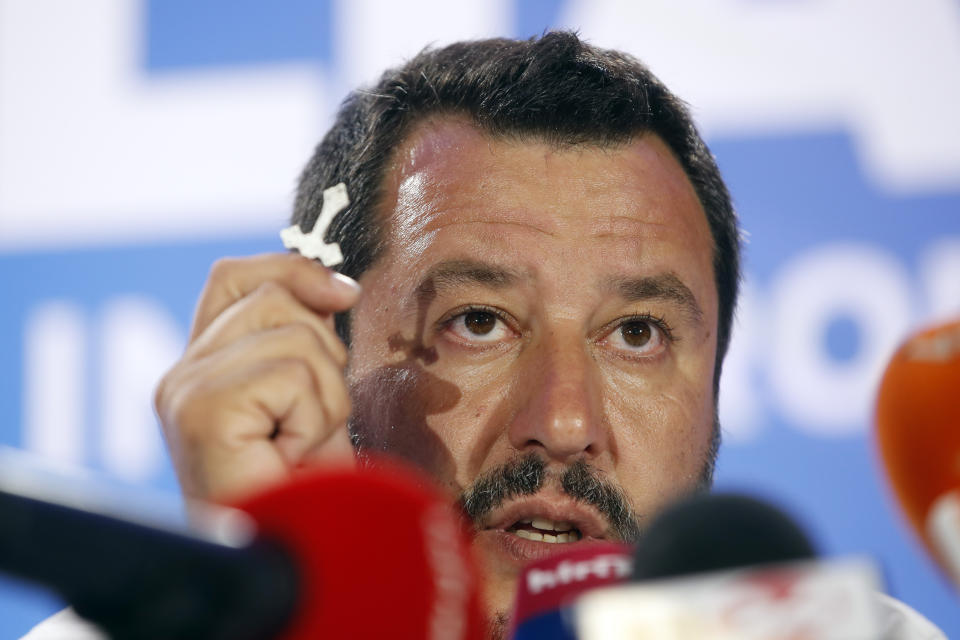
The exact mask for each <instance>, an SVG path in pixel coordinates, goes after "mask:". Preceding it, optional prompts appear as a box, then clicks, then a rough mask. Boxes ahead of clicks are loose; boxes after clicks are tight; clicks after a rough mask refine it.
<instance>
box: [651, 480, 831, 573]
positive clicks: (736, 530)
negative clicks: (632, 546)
mask: <svg viewBox="0 0 960 640" xmlns="http://www.w3.org/2000/svg"><path fill="white" fill-rule="evenodd" d="M815 555H816V554H815V552H814V548H813V544H812V543H811V542H810V540H809V539H808V538H807V536H806V534H805V533H804V532H803V531H802V530H801V529H800V527H799V525H797V524H796V523H795V522H794V521H793V519H792V518H790V517H789V516H788V515H786V514H785V513H784V512H783V511H781V510H780V509H778V508H776V507H774V506H772V505H770V504H767V503H766V502H763V501H761V500H758V499H756V498H750V497H747V496H742V495H734V494H705V495H699V496H694V497H691V498H687V499H685V500H681V501H679V502H677V503H675V504H674V505H672V506H669V507H667V508H666V509H665V510H664V511H663V512H662V513H661V514H660V515H659V516H657V517H656V518H655V519H654V521H653V522H652V523H651V524H650V526H649V527H648V528H647V529H646V531H645V532H644V533H643V535H642V536H641V538H640V541H639V542H638V544H637V551H636V554H635V556H634V564H633V576H632V580H634V581H641V580H655V579H658V578H672V577H676V576H683V575H689V574H695V573H707V572H710V571H722V570H725V569H735V568H740V567H749V566H756V565H766V564H776V563H781V562H792V561H796V560H805V559H809V558H813V557H814V556H815Z"/></svg>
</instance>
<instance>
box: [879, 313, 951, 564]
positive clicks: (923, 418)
mask: <svg viewBox="0 0 960 640" xmlns="http://www.w3.org/2000/svg"><path fill="white" fill-rule="evenodd" d="M876 429H877V442H878V445H879V449H880V453H881V455H882V456H883V460H884V463H885V466H886V470H887V475H888V476H889V478H890V482H891V484H892V485H893V489H894V492H895V493H896V496H897V498H898V499H899V501H900V505H901V506H902V508H903V510H904V512H905V513H906V515H907V517H908V519H909V520H910V522H911V523H912V524H913V526H914V528H915V529H916V530H917V532H918V533H919V534H920V536H921V537H922V539H923V541H924V543H925V544H926V545H927V546H928V548H929V549H930V550H931V551H933V553H934V555H935V556H937V557H938V558H939V559H940V560H941V561H947V560H948V558H945V557H944V553H945V550H944V549H943V545H942V544H938V543H937V542H936V541H935V540H933V539H931V530H930V526H931V522H930V520H931V515H932V514H931V508H932V507H934V506H935V503H937V502H938V501H941V502H942V499H943V498H944V497H948V498H949V499H950V500H954V501H960V493H958V494H952V492H957V491H960V320H957V321H954V322H951V323H948V324H943V325H939V326H937V327H934V328H931V329H927V330H925V331H921V332H919V333H917V334H915V335H913V336H911V337H910V338H909V339H908V340H907V341H906V342H905V343H904V344H903V345H901V346H900V348H899V349H898V350H897V352H896V353H895V354H894V356H893V358H892V359H891V360H890V363H889V364H888V365H887V369H886V372H885V373H884V375H883V379H882V381H881V383H880V389H879V392H878V394H877V409H876ZM951 495H952V496H954V497H951ZM958 504H960V503H958ZM953 526H954V528H955V531H954V534H953V535H954V537H955V539H956V540H960V520H958V521H957V522H956V524H955V525H953Z"/></svg>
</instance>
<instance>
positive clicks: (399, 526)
mask: <svg viewBox="0 0 960 640" xmlns="http://www.w3.org/2000/svg"><path fill="white" fill-rule="evenodd" d="M429 487H430V484H429V481H428V480H426V479H425V478H424V477H422V476H420V475H419V474H418V473H416V472H414V471H413V470H409V469H406V468H402V467H400V466H399V465H396V464H394V463H389V464H388V463H386V462H383V463H378V464H377V466H376V467H370V468H365V469H362V470H353V469H349V470H347V469H344V470H339V471H320V472H317V473H313V474H309V475H304V476H301V477H297V478H295V479H293V480H292V481H291V482H290V483H289V484H285V485H282V486H280V487H277V488H274V489H272V490H268V491H266V492H264V493H262V494H260V495H257V496H254V497H252V498H250V499H248V500H246V501H245V502H243V503H242V504H240V505H237V506H239V507H240V508H241V509H243V510H245V511H247V512H248V513H249V514H250V515H252V516H253V518H254V519H255V520H256V522H257V525H258V533H259V536H260V537H262V538H264V539H267V540H270V541H272V542H275V543H277V544H279V545H280V546H281V547H282V548H284V549H285V550H286V551H287V552H289V553H290V554H291V555H292V556H293V558H294V561H295V562H296V564H297V566H298V567H299V569H300V574H301V591H300V600H299V603H298V606H297V607H296V611H295V613H294V616H293V618H292V620H291V622H290V624H289V625H288V626H287V629H286V631H285V632H284V633H283V634H282V635H281V637H282V638H284V639H286V640H297V639H304V640H306V639H308V638H310V639H313V638H348V637H349V638H411V639H413V638H416V639H418V640H420V639H423V638H431V639H434V638H435V639H437V640H439V639H441V638H443V639H446V638H450V639H471V640H472V639H474V638H480V637H481V630H482V629H483V625H482V617H481V614H480V607H479V590H478V582H477V574H476V570H475V567H474V565H473V563H472V561H471V556H470V550H469V542H468V539H467V536H466V533H465V531H464V528H463V525H462V523H461V520H460V518H459V516H458V515H457V514H456V512H455V511H454V509H453V506H452V505H451V503H450V501H449V500H448V499H447V498H445V497H444V496H442V495H441V494H440V493H439V491H437V490H434V489H432V488H429Z"/></svg>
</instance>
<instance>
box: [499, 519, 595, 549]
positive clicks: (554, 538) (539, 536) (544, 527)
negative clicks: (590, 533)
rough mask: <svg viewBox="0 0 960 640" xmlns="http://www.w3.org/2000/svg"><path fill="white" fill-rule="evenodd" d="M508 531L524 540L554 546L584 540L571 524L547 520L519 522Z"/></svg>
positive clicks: (524, 520)
mask: <svg viewBox="0 0 960 640" xmlns="http://www.w3.org/2000/svg"><path fill="white" fill-rule="evenodd" d="M507 531H508V532H510V533H512V534H513V535H515V536H517V537H518V538H523V539H524V540H534V541H536V542H549V543H552V544H564V543H569V542H578V541H579V540H580V539H582V538H583V534H581V533H580V530H579V529H577V528H576V527H574V526H573V525H572V524H570V523H569V522H559V521H555V520H547V519H546V518H527V519H523V520H518V521H516V522H515V523H513V525H512V526H510V527H509V528H508V529H507Z"/></svg>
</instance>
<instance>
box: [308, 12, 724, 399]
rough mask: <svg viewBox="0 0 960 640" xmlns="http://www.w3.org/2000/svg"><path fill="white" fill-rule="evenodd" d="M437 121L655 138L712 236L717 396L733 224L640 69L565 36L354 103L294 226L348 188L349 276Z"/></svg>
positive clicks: (694, 139)
mask: <svg viewBox="0 0 960 640" xmlns="http://www.w3.org/2000/svg"><path fill="white" fill-rule="evenodd" d="M437 114H451V115H460V116H466V117H468V118H469V119H470V120H471V121H472V122H473V123H474V124H475V125H476V126H477V127H478V128H479V129H480V130H481V131H483V132H484V133H485V134H487V135H490V136H493V137H507V138H519V139H524V138H534V139H537V140H542V141H545V142H548V143H551V144H556V145H595V146H601V147H603V146H616V145H622V144H626V143H628V142H630V141H631V140H633V139H634V138H636V137H637V136H639V135H642V134H644V133H653V134H655V135H657V136H659V137H660V138H661V139H662V140H663V141H664V142H665V143H666V144H667V146H669V147H670V149H671V150H672V151H673V153H674V154H675V155H676V158H677V160H678V161H679V162H680V164H681V166H682V167H683V169H684V170H685V171H686V174H687V177H688V178H689V179H690V182H691V183H692V185H693V188H694V189H695V191H696V193H697V195H698V197H699V198H700V203H701V204H702V206H703V209H704V211H705V212H706V215H707V221H708V222H709V225H710V231H711V233H712V235H713V244H714V249H713V269H714V278H715V281H716V286H717V294H718V298H719V318H718V334H717V353H716V366H715V375H714V391H716V390H717V385H718V384H719V379H720V369H721V365H722V363H723V357H724V355H725V353H726V351H727V346H728V344H729V341H730V330H731V324H732V322H733V314H734V309H735V307H736V300H737V292H738V289H739V279H740V245H739V235H738V229H737V218H736V214H735V213H734V210H733V206H732V204H731V201H730V194H729V193H728V192H727V188H726V186H725V185H724V183H723V179H722V178H721V177H720V172H719V170H718V168H717V165H716V162H715V161H714V158H713V156H712V155H711V154H710V151H709V150H708V149H707V147H706V145H705V144H704V142H703V140H702V139H701V138H700V135H699V134H698V133H697V129H696V127H695V126H694V124H693V121H692V120H691V118H690V114H689V113H688V112H687V108H686V106H685V105H684V103H683V102H681V101H680V100H679V99H678V98H677V97H676V96H674V95H673V94H672V93H670V92H669V91H668V90H667V88H666V87H665V86H664V85H663V84H662V83H661V82H660V81H659V80H657V78H656V77H654V75H653V74H651V73H650V71H649V70H648V69H647V68H646V67H645V66H644V65H643V64H641V63H640V62H639V61H637V60H636V59H634V58H632V57H630V56H628V55H626V54H624V53H620V52H618V51H611V50H606V49H599V48H597V47H594V46H591V45H589V44H586V43H585V42H583V41H581V40H580V39H579V38H578V37H577V35H576V34H574V33H570V32H564V31H558V32H550V33H546V34H544V35H543V36H542V37H540V38H532V39H530V40H525V41H517V40H507V39H492V40H479V41H473V42H461V43H457V44H453V45H449V46H446V47H443V48H441V49H426V50H424V51H422V52H421V53H420V54H418V55H417V56H416V57H414V58H413V59H412V60H410V61H409V62H407V63H406V64H405V65H403V66H401V67H398V68H396V69H391V70H389V71H387V72H386V73H384V74H383V76H382V77H381V78H380V81H379V82H378V83H377V84H376V85H375V86H374V87H372V88H370V89H366V90H359V91H355V92H353V93H352V94H350V96H349V97H347V99H346V100H345V101H344V103H343V105H342V106H341V108H340V111H339V113H338V114H337V119H336V122H335V123H334V125H333V127H332V128H331V129H330V131H329V132H328V133H327V135H326V137H324V139H323V140H322V141H321V142H320V144H319V145H318V146H317V149H316V151H315V152H314V155H313V158H312V159H311V160H310V162H309V163H308V164H307V166H306V168H305V169H304V171H303V174H302V175H301V178H300V186H299V189H298V191H297V198H296V204H295V207H294V213H293V222H294V223H297V224H299V225H300V226H301V228H303V229H308V228H312V226H313V224H314V222H315V221H316V219H317V216H318V215H319V213H320V207H321V205H322V203H323V190H324V189H325V188H326V187H330V186H333V185H335V184H337V183H339V182H343V183H345V184H346V185H347V186H348V189H349V192H350V198H351V203H350V206H349V207H348V208H347V209H345V210H344V211H342V212H340V213H339V214H338V215H337V217H336V218H335V219H334V221H333V223H332V224H331V226H330V228H329V230H328V231H327V242H338V243H339V244H340V247H341V249H342V250H343V255H344V262H343V264H342V265H340V267H339V269H340V271H342V272H343V273H344V274H346V275H349V276H351V277H353V278H359V277H360V275H361V274H362V273H363V272H364V271H365V270H366V269H368V268H369V267H370V266H371V265H372V264H373V263H374V262H375V261H376V260H377V258H378V257H379V256H380V254H381V252H382V251H383V248H384V246H383V243H384V238H382V237H381V232H380V229H381V224H380V223H379V221H378V220H376V215H377V209H378V207H377V204H378V203H379V201H380V199H381V197H382V195H383V194H382V193H381V191H382V188H383V183H384V177H385V174H386V172H387V170H388V168H389V166H390V161H391V154H392V151H393V150H394V149H396V148H397V147H398V146H399V145H400V144H401V142H402V141H403V140H404V138H405V136H406V135H407V134H408V132H409V131H410V130H411V127H412V126H413V125H414V124H415V123H418V122H421V121H423V120H424V119H425V118H426V117H428V116H431V115H437ZM337 330H338V332H339V333H340V336H341V337H342V338H343V339H344V340H345V341H347V342H349V321H348V319H347V318H346V317H345V316H341V317H338V318H337Z"/></svg>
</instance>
